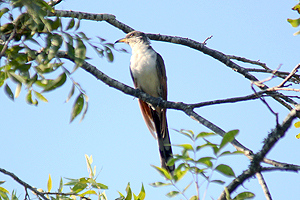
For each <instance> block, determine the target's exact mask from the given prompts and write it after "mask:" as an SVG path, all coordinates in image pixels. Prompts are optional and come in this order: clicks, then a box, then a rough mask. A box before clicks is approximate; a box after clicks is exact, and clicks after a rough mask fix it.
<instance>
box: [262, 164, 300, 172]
mask: <svg viewBox="0 0 300 200" xmlns="http://www.w3.org/2000/svg"><path fill="white" fill-rule="evenodd" d="M260 171H261V172H272V171H289V172H296V173H298V172H299V171H300V166H296V167H295V166H287V167H262V168H261V169H260Z"/></svg>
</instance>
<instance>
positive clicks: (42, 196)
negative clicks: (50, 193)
mask: <svg viewBox="0 0 300 200" xmlns="http://www.w3.org/2000/svg"><path fill="white" fill-rule="evenodd" d="M0 172H2V173H3V174H5V175H8V176H10V177H11V178H13V179H14V180H15V181H17V182H18V183H20V184H21V185H23V186H24V187H25V190H26V189H27V188H28V189H30V190H31V191H32V192H34V193H35V194H36V195H37V196H39V197H41V198H42V199H44V200H49V199H48V198H47V197H46V196H45V195H44V194H43V193H42V192H39V191H38V190H37V189H35V188H34V187H32V186H31V185H29V184H28V183H25V182H24V181H22V180H21V179H20V178H19V177H17V176H16V175H15V174H13V173H11V172H9V171H6V170H5V169H2V168H0Z"/></svg>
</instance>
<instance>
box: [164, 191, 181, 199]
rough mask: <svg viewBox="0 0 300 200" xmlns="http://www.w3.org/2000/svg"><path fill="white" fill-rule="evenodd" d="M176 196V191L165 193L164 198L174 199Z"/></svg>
mask: <svg viewBox="0 0 300 200" xmlns="http://www.w3.org/2000/svg"><path fill="white" fill-rule="evenodd" d="M178 194H179V192H178V191H171V192H169V193H167V194H166V196H167V197H170V198H172V197H176V196H177V195H178Z"/></svg>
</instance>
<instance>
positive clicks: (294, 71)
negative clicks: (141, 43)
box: [277, 64, 300, 88]
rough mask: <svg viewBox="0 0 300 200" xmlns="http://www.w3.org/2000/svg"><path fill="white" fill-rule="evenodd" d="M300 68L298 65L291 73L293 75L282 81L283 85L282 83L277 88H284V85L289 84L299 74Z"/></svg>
mask: <svg viewBox="0 0 300 200" xmlns="http://www.w3.org/2000/svg"><path fill="white" fill-rule="evenodd" d="M299 67H300V64H298V65H297V66H296V67H295V68H294V69H293V70H292V71H291V73H290V74H289V75H288V76H287V77H286V78H285V79H284V80H283V81H282V83H280V84H279V85H278V86H277V87H279V88H281V87H283V86H284V84H285V83H286V82H288V81H289V80H290V79H291V78H292V76H293V75H294V74H296V73H297V72H298V69H299Z"/></svg>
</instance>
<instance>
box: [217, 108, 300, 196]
mask: <svg viewBox="0 0 300 200" xmlns="http://www.w3.org/2000/svg"><path fill="white" fill-rule="evenodd" d="M299 112H300V105H297V106H296V108H295V109H293V110H292V111H291V112H290V113H289V114H288V115H287V117H286V118H285V119H284V120H283V122H282V124H278V125H277V126H276V128H275V129H274V130H273V131H272V132H271V133H270V134H269V135H268V137H267V139H265V141H264V145H263V147H262V149H261V150H260V151H259V152H258V153H257V154H255V155H254V156H253V159H252V161H251V165H250V167H249V169H248V170H246V171H244V172H243V173H242V174H241V175H239V176H238V177H237V178H235V179H234V180H233V181H232V182H231V183H230V184H229V185H228V186H227V189H228V191H229V193H232V192H233V191H234V190H235V189H236V188H237V187H238V186H239V185H241V184H243V182H244V181H245V180H246V179H248V178H249V177H251V176H253V175H254V174H255V173H257V172H260V171H261V167H260V162H262V161H263V160H264V158H265V156H266V154H267V153H268V152H269V151H270V150H271V149H272V148H273V146H274V145H275V144H276V143H277V142H278V141H279V139H281V138H282V137H283V136H284V135H285V133H286V131H287V130H288V129H289V127H290V126H291V124H292V121H293V120H294V119H295V118H296V117H297V114H298V113H299ZM225 199H226V192H225V190H224V191H223V192H222V194H221V195H220V197H219V198H218V200H225Z"/></svg>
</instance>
